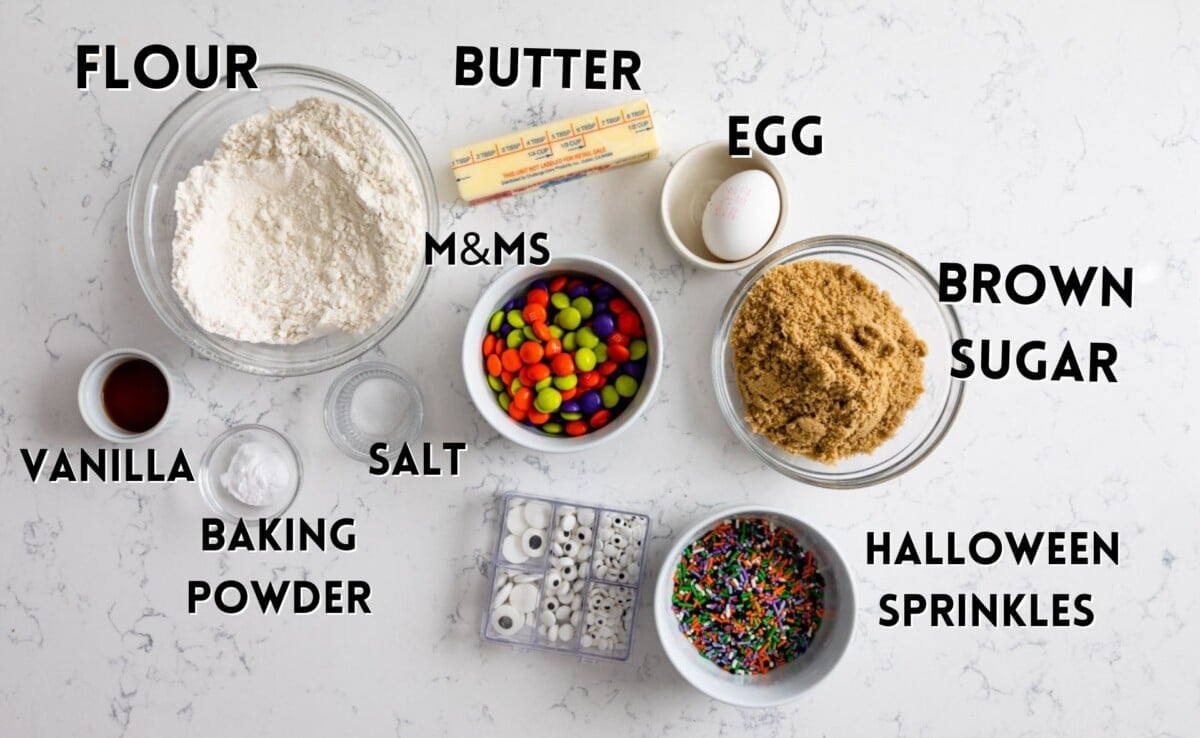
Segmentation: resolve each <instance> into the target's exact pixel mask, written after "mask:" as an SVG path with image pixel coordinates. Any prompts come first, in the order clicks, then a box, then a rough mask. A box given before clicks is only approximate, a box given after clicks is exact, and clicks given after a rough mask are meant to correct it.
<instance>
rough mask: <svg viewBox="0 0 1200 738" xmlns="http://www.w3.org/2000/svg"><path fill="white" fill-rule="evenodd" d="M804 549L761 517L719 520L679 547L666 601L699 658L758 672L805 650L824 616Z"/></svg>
mask: <svg viewBox="0 0 1200 738" xmlns="http://www.w3.org/2000/svg"><path fill="white" fill-rule="evenodd" d="M824 594H825V579H824V577H822V576H821V572H820V571H818V570H817V564H816V561H815V560H814V559H813V555H812V553H811V552H809V551H806V550H805V549H804V548H803V547H802V546H800V544H799V543H798V542H797V541H796V537H795V536H794V535H792V533H791V532H790V531H788V530H785V529H784V528H780V527H778V526H776V525H775V524H774V523H771V522H770V521H768V520H764V519H761V518H735V519H729V520H724V521H722V522H721V523H719V524H718V525H717V526H716V527H715V528H713V529H712V530H710V531H709V532H708V533H705V534H704V535H703V536H702V537H701V538H700V539H699V540H697V541H696V542H694V543H692V545H690V546H688V547H687V548H686V549H684V551H683V555H682V557H680V560H679V564H678V565H677V566H676V569H675V592H674V594H673V596H672V598H671V607H672V609H673V610H674V611H675V617H676V618H678V619H679V628H680V630H681V631H682V632H683V634H684V635H685V636H687V638H688V639H689V640H691V642H692V644H693V645H695V646H696V650H697V651H699V652H700V654H701V655H702V656H704V658H706V659H708V660H709V661H711V662H713V663H714V664H716V665H717V666H719V667H721V668H722V669H724V670H725V671H728V672H730V673H732V674H764V673H766V672H768V671H770V670H772V669H774V668H775V667H776V666H781V665H783V664H786V663H788V662H789V661H792V660H793V659H795V658H796V657H797V656H799V655H800V654H802V653H804V652H805V651H807V650H808V647H809V645H810V644H811V643H812V639H813V636H814V635H815V634H816V632H817V628H819V627H820V626H821V619H822V618H823V617H824V615H825V605H824Z"/></svg>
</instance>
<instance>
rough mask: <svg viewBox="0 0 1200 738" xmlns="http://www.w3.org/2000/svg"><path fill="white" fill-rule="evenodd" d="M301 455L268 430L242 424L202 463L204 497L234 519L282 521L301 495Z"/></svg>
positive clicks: (218, 440)
mask: <svg viewBox="0 0 1200 738" xmlns="http://www.w3.org/2000/svg"><path fill="white" fill-rule="evenodd" d="M302 479H303V470H302V469H301V465H300V453H299V452H298V451H297V450H296V447H295V446H293V445H292V442H291V441H289V440H288V439H287V438H286V437H285V436H284V435H283V434H282V433H280V432H279V431H277V430H275V429H273V428H268V427H267V426H265V425H256V424H247V425H237V426H234V427H232V428H230V429H229V430H227V431H225V432H224V433H222V434H221V435H219V436H217V437H216V438H214V439H213V441H212V443H210V444H209V445H208V449H207V450H206V451H205V452H204V456H203V457H202V458H201V459H200V478H199V481H200V496H201V497H203V498H204V501H205V502H206V503H208V506H209V507H211V508H212V509H213V512H215V513H217V514H218V515H221V516H222V517H225V518H229V519H236V518H245V519H247V520H255V519H260V518H277V517H279V516H281V515H283V514H284V513H285V512H287V510H288V508H290V507H291V506H292V503H293V502H295V501H296V495H297V494H298V493H299V492H300V482H301V480H302Z"/></svg>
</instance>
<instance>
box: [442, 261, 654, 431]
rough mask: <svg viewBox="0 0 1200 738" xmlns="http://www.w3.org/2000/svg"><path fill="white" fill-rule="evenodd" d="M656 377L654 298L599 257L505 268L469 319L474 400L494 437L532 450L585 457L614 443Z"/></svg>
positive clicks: (467, 370) (468, 365)
mask: <svg viewBox="0 0 1200 738" xmlns="http://www.w3.org/2000/svg"><path fill="white" fill-rule="evenodd" d="M661 372H662V335H661V328H660V326H659V323H658V318H657V317H656V316H655V314H654V309H653V307H651V305H650V300H649V299H648V298H647V297H646V295H645V293H643V292H642V290H641V288H639V287H638V286H637V283H636V282H634V281H633V280H632V279H630V278H629V276H628V275H626V274H625V273H624V272H622V271H621V270H620V269H618V268H617V267H615V266H613V265H611V264H609V263H608V262H605V261H603V260H601V259H596V258H593V257H588V256H569V257H560V258H557V259H554V260H552V261H551V262H550V263H549V264H547V265H544V266H540V267H533V266H520V267H515V268H513V269H509V270H507V271H505V272H503V273H501V274H500V275H499V276H498V277H496V279H495V280H494V281H493V282H492V283H491V284H490V285H488V287H487V288H486V289H484V291H483V294H482V295H481V296H480V298H479V302H478V303H477V304H476V306H475V309H474V310H473V311H472V312H471V316H470V317H469V318H468V320H467V329H466V335H465V338H464V340H463V374H464V375H465V378H466V382H467V388H468V391H469V392H470V395H471V400H472V401H473V402H474V403H475V406H476V407H477V408H478V409H479V412H480V414H482V415H483V417H484V419H485V420H487V421H488V423H489V424H490V425H491V426H492V427H493V428H495V429H496V431H497V432H499V433H500V434H501V435H503V436H504V437H506V438H508V439H509V440H511V441H513V442H515V443H518V444H520V445H522V446H525V447H527V448H532V449H534V450H537V451H546V452H566V451H581V450H584V449H587V448H591V447H592V446H595V445H596V444H598V443H602V442H603V441H605V440H607V439H609V438H612V437H614V436H616V435H618V434H619V433H621V432H622V431H623V430H624V429H626V428H628V427H629V425H630V424H631V423H632V422H633V421H634V420H635V419H636V418H637V417H638V416H639V415H640V414H641V413H642V411H643V410H645V408H646V407H647V406H648V405H649V403H650V399H651V398H652V397H653V395H654V391H655V389H656V388H657V386H658V378H659V375H660V374H661Z"/></svg>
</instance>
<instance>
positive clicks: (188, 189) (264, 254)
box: [172, 98, 425, 344]
mask: <svg viewBox="0 0 1200 738" xmlns="http://www.w3.org/2000/svg"><path fill="white" fill-rule="evenodd" d="M423 213H424V210H423V205H422V199H421V197H420V195H419V193H418V189H417V185H416V183H415V181H414V179H413V176H412V174H411V173H410V171H409V169H408V167H407V164H406V162H405V160H404V157H403V155H402V154H401V152H400V151H399V150H398V149H397V148H396V147H395V145H394V144H393V143H392V142H391V141H389V140H388V138H387V137H386V135H385V133H384V131H383V130H382V129H381V128H380V126H379V125H377V124H376V123H374V122H373V121H371V120H370V119H368V118H367V117H365V116H364V115H363V114H361V113H359V112H357V111H356V110H354V109H352V108H349V107H347V106H345V105H341V104H339V103H336V102H333V101H330V100H324V99H320V98H308V99H305V100H301V101H300V102H298V103H296V104H295V105H294V106H292V107H290V108H287V109H284V110H271V111H270V112H267V113H263V114H260V115H256V116H253V117H251V118H248V119H246V120H244V121H242V122H240V123H238V124H236V125H234V126H233V127H232V128H230V129H229V130H228V131H227V132H226V133H225V135H224V137H223V138H222V140H221V144H220V146H218V147H217V150H216V152H215V153H214V155H213V158H212V160H211V161H206V162H205V163H203V164H201V165H199V166H196V167H193V168H192V170H191V171H190V172H189V173H188V176H187V178H186V179H185V180H184V181H182V182H180V184H179V187H178V188H177V189H176V191H175V214H176V219H177V224H176V228H175V240H174V244H173V246H174V258H175V262H174V269H173V273H172V281H173V284H174V287H175V291H176V292H177V293H178V294H179V296H180V298H181V299H182V300H183V304H184V306H185V307H186V308H187V310H188V312H189V313H191V315H192V317H193V318H194V319H195V320H196V322H197V323H199V324H200V326H201V327H202V328H204V329H205V330H208V331H210V332H213V333H217V334H220V335H222V336H228V337H229V338H235V339H238V340H242V341H254V342H260V343H276V344H291V343H298V342H300V341H303V340H305V339H306V338H309V337H313V336H315V335H322V334H323V333H326V332H328V331H329V330H330V329H337V330H342V331H345V332H347V333H351V334H357V333H362V332H364V331H366V330H368V329H369V328H371V327H372V326H374V325H375V324H377V323H378V322H379V321H380V320H381V319H383V318H384V317H385V316H386V315H387V314H388V313H390V312H391V311H392V310H393V309H395V308H396V307H398V306H399V305H400V303H401V302H402V300H403V297H404V293H405V290H406V288H407V287H408V285H409V283H410V282H411V281H412V279H413V277H414V275H415V271H416V267H417V260H418V258H419V256H420V249H421V243H422V240H423V238H424V235H423V234H424V231H425V224H424V220H425V219H424V215H423Z"/></svg>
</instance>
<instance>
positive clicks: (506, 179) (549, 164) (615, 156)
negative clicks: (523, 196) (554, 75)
mask: <svg viewBox="0 0 1200 738" xmlns="http://www.w3.org/2000/svg"><path fill="white" fill-rule="evenodd" d="M656 154H658V133H657V132H656V131H655V130H654V118H653V117H652V116H651V115H650V103H649V102H647V101H646V100H635V101H634V102H631V103H628V104H626V105H620V106H617V107H615V108H605V109H604V110H597V111H595V112H592V113H588V114H586V115H580V116H577V117H574V118H564V119H563V120H557V121H554V122H553V123H548V124H546V125H544V126H538V127H536V128H530V129H528V130H524V131H520V132H519V133H513V134H510V135H508V136H501V137H500V138H495V139H492V140H491V141H481V142H480V143H477V144H472V145H471V146H464V147H462V148H459V149H454V150H453V151H451V152H450V166H451V167H452V168H453V169H454V179H455V181H456V182H457V183H458V194H459V195H460V196H461V197H462V198H463V199H464V200H466V201H467V202H468V203H471V204H472V205H474V204H476V203H480V202H484V201H486V200H494V199H496V198H500V197H507V196H508V195H515V194H516V193H518V192H524V191H525V190H531V189H534V188H535V187H549V186H550V185H553V184H558V183H559V182H565V181H566V180H568V179H576V178H578V177H584V176H587V175H589V174H595V173H597V172H602V171H604V170H606V169H610V168H612V167H619V166H621V165H622V164H633V163H635V162H639V161H646V160H647V159H653V158H654V156H655V155H656Z"/></svg>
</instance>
